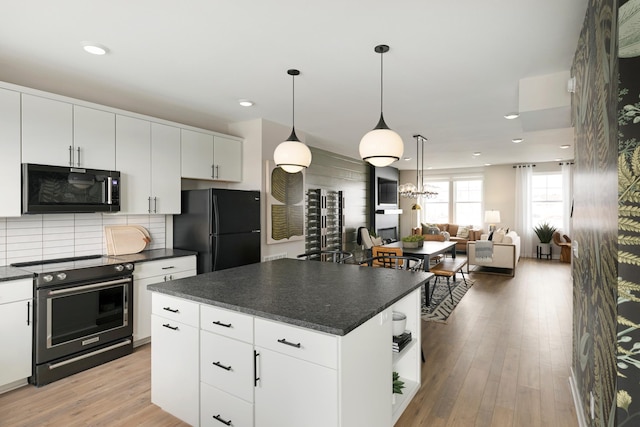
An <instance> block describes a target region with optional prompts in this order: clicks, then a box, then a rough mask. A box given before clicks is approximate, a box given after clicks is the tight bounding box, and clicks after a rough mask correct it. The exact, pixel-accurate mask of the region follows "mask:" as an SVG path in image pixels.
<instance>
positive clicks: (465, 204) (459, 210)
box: [453, 179, 482, 225]
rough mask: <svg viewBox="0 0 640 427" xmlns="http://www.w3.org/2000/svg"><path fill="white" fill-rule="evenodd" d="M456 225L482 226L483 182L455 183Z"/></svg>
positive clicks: (467, 181) (466, 181)
mask: <svg viewBox="0 0 640 427" xmlns="http://www.w3.org/2000/svg"><path fill="white" fill-rule="evenodd" d="M453 186H454V192H455V204H454V208H455V209H454V224H471V225H480V224H482V180H479V179H478V180H465V181H454V183H453Z"/></svg>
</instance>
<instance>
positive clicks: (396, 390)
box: [391, 371, 404, 403]
mask: <svg viewBox="0 0 640 427" xmlns="http://www.w3.org/2000/svg"><path fill="white" fill-rule="evenodd" d="M403 388H404V381H402V380H401V379H400V374H399V373H397V372H395V371H393V381H392V390H393V394H392V395H391V396H392V401H393V403H396V394H402V389H403Z"/></svg>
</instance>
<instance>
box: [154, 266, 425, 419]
mask: <svg viewBox="0 0 640 427" xmlns="http://www.w3.org/2000/svg"><path fill="white" fill-rule="evenodd" d="M432 276H433V274H431V273H427V272H411V271H397V270H390V269H384V268H366V267H359V266H356V265H347V264H336V263H328V262H308V261H300V260H294V259H278V260H275V261H270V262H263V263H255V264H250V265H245V266H241V267H236V268H230V269H226V270H220V271H214V272H211V273H207V274H200V275H197V276H194V277H188V278H184V279H178V280H173V281H168V282H164V283H156V284H153V285H149V289H150V290H151V291H152V299H153V307H154V322H155V321H156V320H155V319H156V318H157V320H158V323H157V324H154V329H153V330H152V341H153V346H152V355H151V358H152V378H151V383H152V387H153V393H152V402H153V403H155V404H157V405H159V406H161V407H162V408H163V409H164V410H166V411H168V412H171V413H172V414H173V415H176V416H178V417H179V418H181V419H183V420H187V419H189V420H196V421H187V422H189V423H192V424H193V423H198V424H199V425H202V426H218V425H224V424H226V425H233V426H242V427H273V426H278V427H300V426H305V427H316V426H317V427H360V426H367V427H390V426H392V425H393V424H394V423H395V422H396V420H397V419H398V417H400V415H401V414H402V412H403V411H404V410H405V408H406V405H407V403H408V402H409V401H410V400H411V399H412V398H413V397H414V396H415V394H416V392H417V391H418V390H419V388H420V378H421V376H420V369H421V365H422V364H421V363H420V305H419V301H420V292H421V287H422V286H424V284H425V282H426V281H427V280H428V279H429V278H431V277H432ZM169 299H171V300H172V302H168V301H169ZM194 305H195V307H194ZM393 311H401V312H403V313H404V314H405V315H406V316H407V323H406V329H408V330H410V331H411V334H412V341H411V343H410V344H409V345H407V346H406V347H404V348H403V350H402V352H401V353H400V354H396V355H394V353H393V339H392V325H391V324H392V321H391V319H392V312H393ZM196 312H199V318H198V319H194V313H196ZM163 313H164V314H163ZM187 317H188V318H189V320H186V318H187ZM196 324H197V325H196ZM192 328H196V329H197V330H199V334H198V333H194V332H193V329H192ZM187 330H188V331H189V332H188V338H186V336H187ZM181 331H182V332H183V333H184V335H185V338H184V339H183V340H179V339H178V338H177V335H180V332H181ZM174 333H175V334H174ZM173 335H176V336H175V337H174V336H173ZM176 346H181V347H183V348H188V353H189V354H188V356H187V355H186V353H187V351H186V350H184V349H182V350H181V354H185V356H184V358H182V357H180V356H178V355H176V354H175V352H176V350H175V347H176ZM194 346H195V347H196V348H197V349H198V351H196V352H195V354H196V356H195V357H196V358H199V363H195V366H196V368H195V373H194V360H193V357H194V356H193V354H192V352H193V351H194ZM169 348H171V349H169ZM164 349H167V350H166V351H167V353H166V354H158V352H164V351H165V350H164ZM187 359H188V360H187ZM168 371H170V372H171V377H169V376H167V375H166V374H164V372H168ZM393 372H398V373H399V374H400V378H401V379H402V380H403V381H404V382H405V386H406V387H405V389H404V390H403V394H402V395H400V396H401V397H398V396H397V395H396V396H394V394H393V392H392V384H393V381H392V377H393ZM171 381H176V382H179V383H180V385H179V387H178V386H176V385H174V386H173V387H171V386H170V385H169V384H170V383H171ZM154 384H155V385H154ZM160 384H165V385H166V386H165V387H160ZM183 390H186V391H184V392H183ZM193 390H198V391H199V400H197V401H196V403H195V406H193V405H186V404H185V403H183V404H182V405H180V411H181V412H174V410H173V408H175V407H176V402H175V400H177V399H173V400H172V397H175V396H177V395H178V394H179V395H180V397H179V399H180V400H181V401H183V398H184V396H183V394H184V393H189V395H191V394H193ZM183 402H184V401H183ZM394 402H395V403H394ZM187 406H188V410H189V411H191V412H189V414H188V415H187V414H185V410H186V407H187Z"/></svg>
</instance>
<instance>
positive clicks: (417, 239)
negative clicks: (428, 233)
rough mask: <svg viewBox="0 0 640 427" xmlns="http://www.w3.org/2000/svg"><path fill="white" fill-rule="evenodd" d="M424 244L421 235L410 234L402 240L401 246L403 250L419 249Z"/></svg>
mask: <svg viewBox="0 0 640 427" xmlns="http://www.w3.org/2000/svg"><path fill="white" fill-rule="evenodd" d="M423 243H424V237H422V235H421V234H412V235H411V236H405V237H403V238H402V246H403V247H405V248H419V247H420V246H422V245H423Z"/></svg>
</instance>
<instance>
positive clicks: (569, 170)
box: [560, 162, 573, 237]
mask: <svg viewBox="0 0 640 427" xmlns="http://www.w3.org/2000/svg"><path fill="white" fill-rule="evenodd" d="M560 171H561V172H562V213H563V219H562V232H563V234H566V235H568V236H569V237H571V205H572V204H573V163H571V162H564V163H560Z"/></svg>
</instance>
